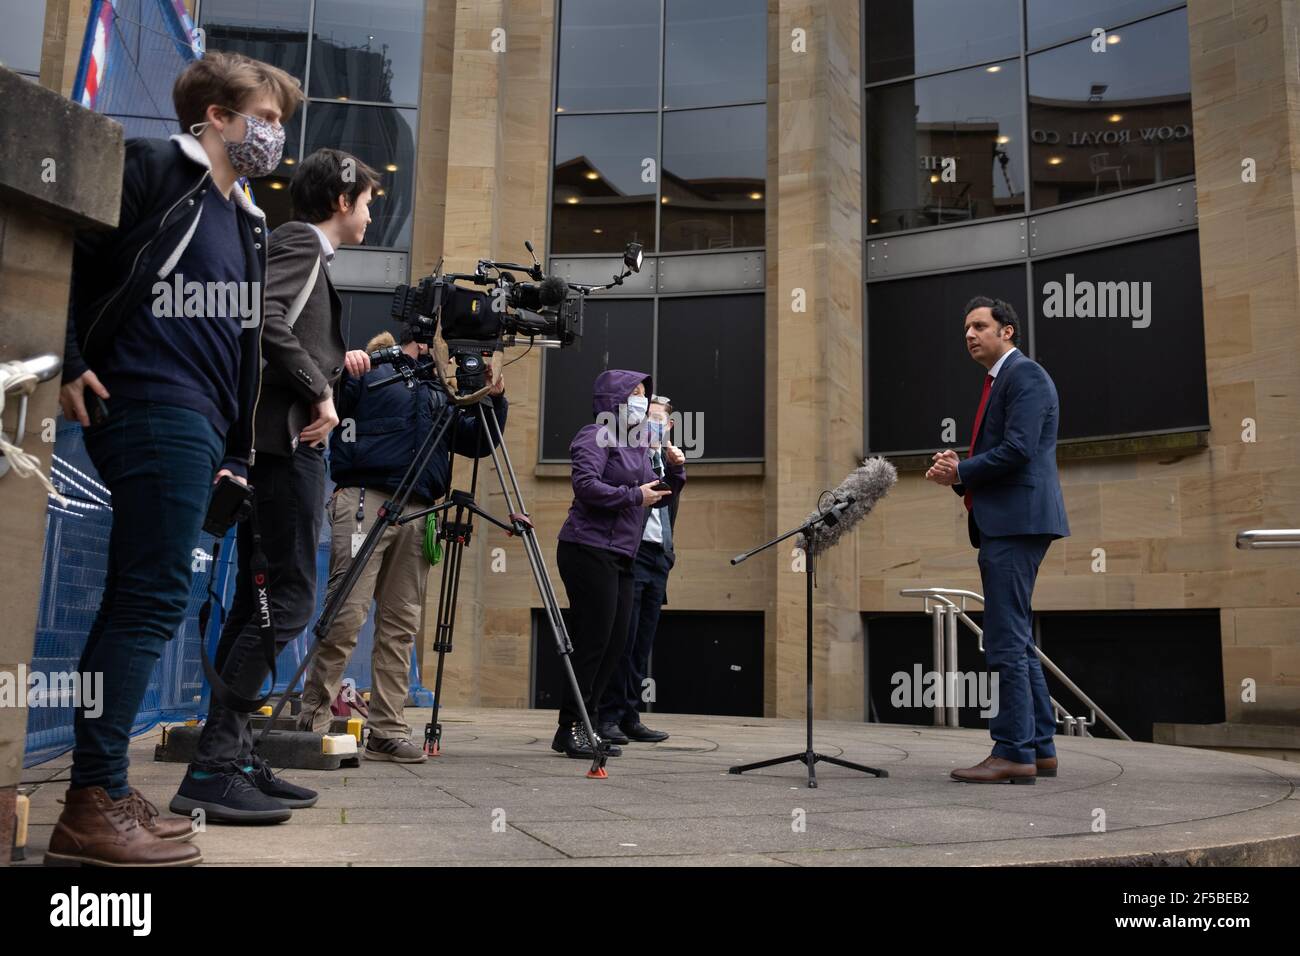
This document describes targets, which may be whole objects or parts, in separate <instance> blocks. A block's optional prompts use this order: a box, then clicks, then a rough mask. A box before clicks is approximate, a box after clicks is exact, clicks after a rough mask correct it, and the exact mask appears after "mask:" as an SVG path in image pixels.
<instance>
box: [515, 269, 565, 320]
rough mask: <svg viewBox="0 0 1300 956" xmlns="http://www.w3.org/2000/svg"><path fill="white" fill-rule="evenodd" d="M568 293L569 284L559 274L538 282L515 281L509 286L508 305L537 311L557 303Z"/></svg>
mask: <svg viewBox="0 0 1300 956" xmlns="http://www.w3.org/2000/svg"><path fill="white" fill-rule="evenodd" d="M568 294H569V284H568V283H567V282H565V281H564V280H563V279H561V278H560V277H559V276H547V277H546V278H545V279H543V280H542V281H541V282H540V283H537V284H534V283H532V282H516V283H514V284H513V285H511V286H510V305H511V306H513V307H514V308H516V309H527V310H528V311H530V312H539V311H541V310H542V309H545V308H549V307H551V306H554V305H559V304H560V303H561V302H563V301H564V299H565V297H566V296H567V295H568Z"/></svg>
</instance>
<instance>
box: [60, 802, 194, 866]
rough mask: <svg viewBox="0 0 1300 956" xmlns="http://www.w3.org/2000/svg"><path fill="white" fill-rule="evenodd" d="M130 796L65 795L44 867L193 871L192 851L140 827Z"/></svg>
mask: <svg viewBox="0 0 1300 956" xmlns="http://www.w3.org/2000/svg"><path fill="white" fill-rule="evenodd" d="M136 812H137V811H136V809H135V805H134V803H133V801H132V799H131V797H130V796H127V797H124V798H123V799H121V800H117V801H114V800H112V799H111V798H110V797H109V795H108V792H107V791H106V790H105V789H104V788H103V787H82V788H80V789H77V790H69V791H68V794H67V797H66V799H65V800H64V804H63V813H62V814H60V815H59V822H58V823H57V824H55V827H54V833H53V834H51V835H50V848H49V849H48V850H46V851H45V862H46V863H47V864H68V863H89V864H92V865H94V866H193V865H194V864H195V863H198V862H199V861H200V860H202V859H203V854H202V853H200V852H199V848H198V847H196V846H189V845H186V844H184V843H177V842H176V841H174V840H161V839H159V838H158V837H156V836H154V835H153V834H152V833H150V832H149V830H148V829H147V828H146V827H144V826H143V825H141V823H140V821H139V820H138V819H137V817H136Z"/></svg>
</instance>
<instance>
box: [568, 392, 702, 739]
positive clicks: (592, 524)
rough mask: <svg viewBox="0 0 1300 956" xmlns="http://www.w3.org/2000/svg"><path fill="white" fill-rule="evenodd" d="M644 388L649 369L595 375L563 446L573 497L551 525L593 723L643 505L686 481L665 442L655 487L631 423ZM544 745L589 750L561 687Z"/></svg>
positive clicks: (624, 616)
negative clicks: (588, 418)
mask: <svg viewBox="0 0 1300 956" xmlns="http://www.w3.org/2000/svg"><path fill="white" fill-rule="evenodd" d="M650 394H652V389H651V381H650V376H649V375H645V374H643V373H641V372H630V371H627V370H625V369H609V370H608V371H605V372H601V373H600V375H598V376H597V377H596V384H595V386H594V387H593V389H592V398H591V409H592V414H593V416H594V417H595V418H596V421H595V423H594V424H591V425H584V426H583V427H582V428H581V429H580V430H579V431H578V434H577V435H575V436H574V437H573V441H572V442H571V443H570V444H569V457H570V459H571V461H572V465H573V504H572V505H571V506H570V508H569V517H568V519H567V520H566V521H565V522H564V526H563V527H562V528H560V534H559V539H560V543H559V546H558V548H557V550H556V560H557V563H558V564H559V567H560V577H561V579H562V580H563V581H564V590H565V591H566V592H567V593H568V596H569V608H570V610H571V614H572V621H573V626H572V628H571V632H570V635H569V636H570V638H571V640H572V642H573V656H572V662H573V670H574V673H575V674H576V675H577V678H578V686H579V687H580V688H581V689H582V696H583V702H584V703H585V704H586V707H587V713H588V715H590V716H591V719H592V720H593V721H594V720H595V719H596V704H597V703H598V702H599V701H600V697H601V694H603V693H604V691H605V685H606V683H608V682H609V678H610V675H611V674H612V673H613V671H614V668H615V666H616V665H617V664H618V662H619V660H620V659H621V658H622V656H623V645H624V644H625V643H626V641H627V629H628V625H629V623H630V618H631V613H632V560H633V558H635V557H636V551H637V548H638V547H639V546H640V544H641V534H642V532H643V531H644V529H645V522H646V518H647V517H648V512H647V511H646V509H647V508H662V507H664V506H666V505H667V504H668V496H669V495H672V494H677V493H679V492H680V491H681V490H682V486H683V485H685V484H686V469H685V467H684V466H685V459H684V457H683V456H682V454H681V452H680V451H678V450H677V449H675V448H671V447H669V448H668V449H667V450H666V452H665V459H666V465H667V473H666V474H665V476H664V481H666V482H667V483H668V487H669V488H670V489H671V490H670V491H655V489H654V486H655V485H656V484H658V482H659V478H658V477H657V476H656V475H655V471H654V468H653V467H652V466H651V464H650V452H649V448H648V445H647V442H646V440H645V439H644V438H643V437H641V434H640V433H641V430H640V429H637V428H636V427H635V426H637V425H639V424H640V423H641V422H643V421H644V420H645V417H646V409H647V407H648V404H649V399H648V397H647V396H649V395H650ZM551 749H552V750H555V751H557V752H558V753H562V754H565V755H567V756H569V757H578V758H590V757H591V756H592V755H593V750H592V746H591V741H590V740H589V739H588V738H587V732H586V729H585V728H584V727H583V725H582V718H581V717H580V716H579V711H578V702H577V701H576V700H575V699H574V698H573V690H572V688H571V687H570V686H569V685H567V684H566V685H565V688H564V699H563V702H562V703H561V705H560V726H559V729H558V730H557V731H556V732H555V739H554V740H553V741H552V742H551ZM609 753H610V755H611V756H617V755H618V754H619V753H620V751H619V750H618V748H616V747H612V746H611V748H610V750H609Z"/></svg>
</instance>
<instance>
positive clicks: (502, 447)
mask: <svg viewBox="0 0 1300 956" xmlns="http://www.w3.org/2000/svg"><path fill="white" fill-rule="evenodd" d="M478 410H479V422H480V424H481V426H482V427H483V428H485V429H486V430H487V434H488V436H489V440H490V442H491V446H492V464H493V465H495V466H496V471H497V477H498V478H499V479H500V481H501V493H502V495H504V496H505V500H506V508H507V510H508V511H509V512H510V514H511V516H512V521H513V523H514V525H515V530H516V534H518V535H519V536H520V537H522V538H523V539H524V553H525V554H526V555H527V556H528V566H529V568H530V569H531V570H532V572H533V583H534V584H536V586H537V592H538V594H539V595H540V596H541V599H542V604H543V605H544V607H545V609H546V617H547V621H548V622H549V623H550V626H551V633H552V635H553V636H554V637H555V645H556V650H557V652H558V653H559V655H560V661H561V662H562V663H563V665H564V671H565V675H566V677H567V678H568V682H569V687H570V689H571V691H572V692H573V696H574V699H575V700H576V701H577V702H578V713H579V715H580V716H581V717H582V726H583V728H584V729H585V730H586V732H587V737H588V739H589V740H591V742H592V751H593V758H592V763H591V769H590V770H588V771H587V776H588V777H590V778H592V779H604V778H606V777H608V776H609V774H608V773H607V772H606V770H605V762H606V761H607V760H608V754H607V752H606V747H607V746H608V745H607V743H606V742H604V741H602V742H601V744H600V745H599V746H597V745H596V740H597V735H596V728H595V727H593V726H592V723H591V715H590V714H589V713H588V712H587V704H586V701H585V700H584V699H583V696H582V688H581V687H579V686H578V676H577V674H576V673H574V670H573V661H572V660H571V658H570V655H572V653H573V641H572V640H571V639H570V638H569V631H568V628H567V627H566V626H565V624H564V616H563V615H562V614H561V613H560V602H559V600H558V599H557V598H556V595H555V589H554V588H553V587H552V586H551V579H550V575H548V574H547V572H546V563H545V561H543V559H542V550H541V547H540V546H539V545H538V544H537V534H536V532H535V531H534V530H533V527H532V524H531V522H528V521H526V520H520V519H521V518H526V515H527V512H526V511H525V510H524V497H523V493H522V492H521V491H520V489H519V479H518V477H517V476H516V475H515V470H514V467H513V466H512V465H511V463H510V452H509V451H508V450H507V448H506V444H505V441H504V439H503V438H502V435H501V427H500V424H499V423H498V422H497V418H496V412H495V410H493V411H492V413H491V414H489V413H488V410H487V409H485V408H484V407H483V405H481V404H480V405H479V406H478ZM498 452H499V453H500V457H499V458H498ZM502 461H504V462H505V467H504V468H503V467H502ZM507 477H509V479H510V481H509V485H508V486H507V482H506V478H507Z"/></svg>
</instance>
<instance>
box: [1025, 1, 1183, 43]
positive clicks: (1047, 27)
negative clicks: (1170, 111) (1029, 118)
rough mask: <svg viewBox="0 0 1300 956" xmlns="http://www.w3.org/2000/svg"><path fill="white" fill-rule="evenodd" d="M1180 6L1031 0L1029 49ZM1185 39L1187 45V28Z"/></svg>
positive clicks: (1126, 2)
mask: <svg viewBox="0 0 1300 956" xmlns="http://www.w3.org/2000/svg"><path fill="white" fill-rule="evenodd" d="M1176 6H1178V4H1177V3H1171V2H1170V0H1028V5H1027V8H1026V25H1027V26H1028V28H1029V49H1031V50H1036V49H1038V48H1039V47H1044V46H1047V45H1048V44H1052V43H1060V42H1062V41H1064V40H1073V39H1076V38H1078V37H1089V38H1091V37H1092V31H1093V30H1096V29H1098V28H1100V29H1103V30H1108V29H1110V28H1111V27H1113V26H1116V25H1118V24H1120V23H1127V22H1128V21H1130V20H1136V19H1137V18H1138V17H1145V16H1149V15H1150V14H1153V13H1159V12H1160V11H1161V10H1168V9H1169V8H1170V7H1176ZM1171 39H1172V38H1171ZM1120 42H1121V43H1122V42H1123V41H1120ZM1182 43H1183V46H1186V45H1187V33H1186V31H1185V30H1184V33H1183V36H1182Z"/></svg>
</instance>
